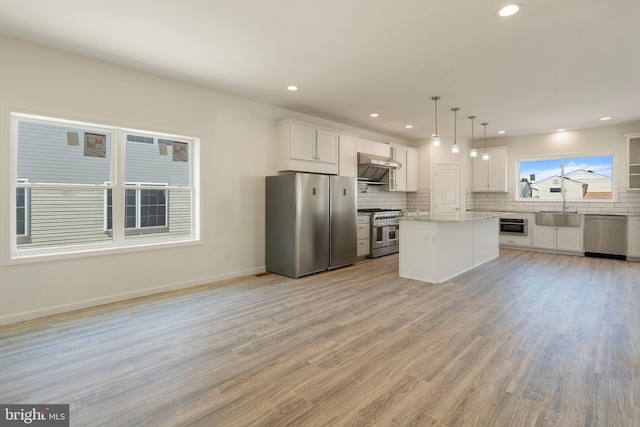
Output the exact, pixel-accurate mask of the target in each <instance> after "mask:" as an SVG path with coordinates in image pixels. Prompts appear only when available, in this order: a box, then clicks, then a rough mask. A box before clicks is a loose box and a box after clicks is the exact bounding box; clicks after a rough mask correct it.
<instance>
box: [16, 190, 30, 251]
mask: <svg viewBox="0 0 640 427" xmlns="http://www.w3.org/2000/svg"><path fill="white" fill-rule="evenodd" d="M27 181H28V180H26V179H21V178H18V185H20V184H23V183H26V182H27ZM29 195H30V193H29V189H28V188H26V187H16V237H17V240H18V241H20V242H27V241H28V239H29Z"/></svg>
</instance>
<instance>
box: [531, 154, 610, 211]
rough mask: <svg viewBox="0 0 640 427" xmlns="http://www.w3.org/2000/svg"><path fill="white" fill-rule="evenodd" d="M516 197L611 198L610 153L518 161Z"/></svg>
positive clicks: (557, 198) (552, 199)
mask: <svg viewBox="0 0 640 427" xmlns="http://www.w3.org/2000/svg"><path fill="white" fill-rule="evenodd" d="M518 167H519V170H520V172H519V176H520V192H519V194H518V199H520V200H527V199H535V200H542V201H562V200H570V201H577V200H604V201H612V200H613V198H614V196H613V189H614V186H613V156H611V155H603V156H597V157H568V158H560V159H547V160H532V161H520V162H519V164H518Z"/></svg>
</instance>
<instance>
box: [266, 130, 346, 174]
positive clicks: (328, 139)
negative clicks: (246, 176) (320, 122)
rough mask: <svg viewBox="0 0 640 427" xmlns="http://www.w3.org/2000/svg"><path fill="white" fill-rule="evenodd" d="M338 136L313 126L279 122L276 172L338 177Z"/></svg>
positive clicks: (335, 133)
mask: <svg viewBox="0 0 640 427" xmlns="http://www.w3.org/2000/svg"><path fill="white" fill-rule="evenodd" d="M338 141H339V135H338V133H337V132H333V131H331V130H328V129H319V128H317V127H314V126H313V125H307V124H304V123H298V122H294V121H290V120H287V121H284V122H280V123H278V170H279V171H300V172H313V173H326V174H334V175H337V174H338V152H339V151H338Z"/></svg>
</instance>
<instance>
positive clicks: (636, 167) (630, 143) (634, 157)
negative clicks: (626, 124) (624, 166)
mask: <svg viewBox="0 0 640 427" xmlns="http://www.w3.org/2000/svg"><path fill="white" fill-rule="evenodd" d="M626 137H627V149H628V153H629V187H628V188H629V190H640V134H638V133H636V134H632V135H626Z"/></svg>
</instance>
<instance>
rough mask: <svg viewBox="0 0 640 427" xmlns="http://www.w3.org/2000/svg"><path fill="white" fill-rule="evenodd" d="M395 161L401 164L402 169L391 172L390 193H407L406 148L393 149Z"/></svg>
mask: <svg viewBox="0 0 640 427" xmlns="http://www.w3.org/2000/svg"><path fill="white" fill-rule="evenodd" d="M391 153H392V155H393V160H395V161H396V162H398V163H400V167H399V168H398V169H395V170H393V171H391V174H392V175H391V179H390V180H389V191H407V149H406V148H404V147H395V146H394V147H391Z"/></svg>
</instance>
